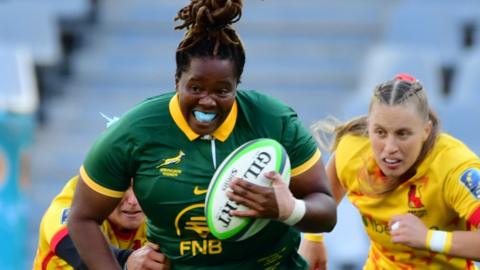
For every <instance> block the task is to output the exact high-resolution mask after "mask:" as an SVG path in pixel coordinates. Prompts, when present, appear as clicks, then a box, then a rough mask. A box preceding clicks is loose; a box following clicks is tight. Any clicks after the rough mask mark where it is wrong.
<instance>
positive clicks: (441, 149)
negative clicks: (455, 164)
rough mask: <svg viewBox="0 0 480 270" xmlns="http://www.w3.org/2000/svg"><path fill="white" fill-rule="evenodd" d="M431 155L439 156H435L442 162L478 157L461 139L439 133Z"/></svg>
mask: <svg viewBox="0 0 480 270" xmlns="http://www.w3.org/2000/svg"><path fill="white" fill-rule="evenodd" d="M432 155H434V156H441V158H440V159H439V158H437V159H438V160H441V161H442V162H449V161H450V160H458V161H460V160H463V161H464V160H468V159H476V158H478V157H477V156H476V155H475V153H473V151H472V150H470V149H469V148H468V146H467V145H465V144H464V143H463V142H462V141H460V140H458V139H457V138H455V137H453V136H451V135H449V134H446V133H441V134H440V135H439V136H438V138H437V141H436V143H435V146H434V148H433V149H432Z"/></svg>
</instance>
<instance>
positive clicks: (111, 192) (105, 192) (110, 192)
mask: <svg viewBox="0 0 480 270" xmlns="http://www.w3.org/2000/svg"><path fill="white" fill-rule="evenodd" d="M80 176H81V177H82V179H83V182H85V184H87V186H88V187H90V188H91V189H93V190H94V191H96V192H98V193H100V194H102V195H105V196H108V197H113V198H122V197H123V194H124V193H125V192H124V191H116V190H112V189H108V188H105V187H102V186H101V185H99V184H97V183H96V182H95V181H93V180H92V179H91V178H90V176H88V174H87V172H86V171H85V168H84V167H83V165H82V167H80Z"/></svg>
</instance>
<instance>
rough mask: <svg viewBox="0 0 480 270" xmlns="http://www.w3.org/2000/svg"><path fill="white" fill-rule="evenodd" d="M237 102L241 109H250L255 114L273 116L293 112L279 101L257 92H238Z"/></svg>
mask: <svg viewBox="0 0 480 270" xmlns="http://www.w3.org/2000/svg"><path fill="white" fill-rule="evenodd" d="M237 101H238V103H239V105H240V107H244V106H245V107H248V108H249V110H251V111H253V112H255V113H267V114H273V113H278V112H282V111H293V110H292V109H291V108H290V107H289V106H288V105H286V104H285V103H283V102H282V101H280V100H279V99H277V98H275V97H272V96H269V95H266V94H263V93H261V92H259V91H256V90H238V91H237Z"/></svg>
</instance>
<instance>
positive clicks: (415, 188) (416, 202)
mask: <svg viewBox="0 0 480 270" xmlns="http://www.w3.org/2000/svg"><path fill="white" fill-rule="evenodd" d="M421 188H422V185H410V187H409V190H408V196H407V198H408V207H409V208H410V209H409V210H408V212H409V213H412V214H414V215H416V216H417V217H423V216H425V215H426V214H427V210H425V206H424V205H423V203H422V194H421V193H420V189H421Z"/></svg>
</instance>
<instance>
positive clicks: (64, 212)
mask: <svg viewBox="0 0 480 270" xmlns="http://www.w3.org/2000/svg"><path fill="white" fill-rule="evenodd" d="M69 213H70V208H64V209H63V210H62V219H61V220H60V224H65V223H66V222H67V220H68V214H69Z"/></svg>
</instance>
